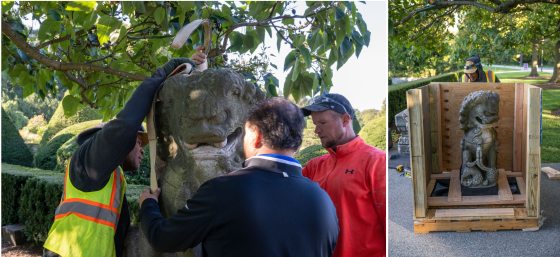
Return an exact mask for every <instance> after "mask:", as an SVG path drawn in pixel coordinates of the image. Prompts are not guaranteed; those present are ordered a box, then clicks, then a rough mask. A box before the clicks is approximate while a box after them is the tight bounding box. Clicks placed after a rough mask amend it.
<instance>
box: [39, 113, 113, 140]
mask: <svg viewBox="0 0 560 257" xmlns="http://www.w3.org/2000/svg"><path fill="white" fill-rule="evenodd" d="M101 118H102V115H101V114H100V113H99V112H98V111H97V110H95V109H92V108H89V107H82V108H80V109H79V110H78V112H77V113H76V114H75V115H74V116H72V117H65V116H64V109H63V108H62V102H60V104H59V105H58V108H56V111H55V112H54V114H53V116H52V118H51V119H50V121H49V124H48V125H47V129H46V130H45V132H44V133H43V137H42V138H41V145H44V144H46V143H48V142H49V141H50V140H51V139H52V138H53V137H54V135H56V134H57V133H58V132H59V131H61V130H63V129H64V128H67V127H70V126H72V125H74V124H78V123H80V122H84V121H90V120H99V119H101Z"/></svg>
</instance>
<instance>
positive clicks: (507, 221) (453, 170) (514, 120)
mask: <svg viewBox="0 0 560 257" xmlns="http://www.w3.org/2000/svg"><path fill="white" fill-rule="evenodd" d="M478 90H492V91H494V92H497V93H498V94H499V95H500V110H499V114H498V115H499V117H500V119H499V121H498V123H497V126H496V130H497V134H498V144H499V145H498V157H497V168H498V170H499V176H498V194H496V195H473V196H468V195H463V194H462V192H461V184H460V175H459V170H460V166H461V146H460V145H461V144H460V143H461V139H462V138H463V130H462V129H460V127H459V110H460V107H461V102H462V101H463V99H464V97H465V96H467V95H468V94H469V93H470V92H473V91H478ZM407 103H408V112H409V128H410V131H409V133H410V134H409V136H410V164H411V169H412V185H413V194H414V214H413V216H414V232H416V233H427V232H431V231H471V230H483V231H495V230H504V229H524V230H535V229H538V228H539V226H540V224H539V222H540V219H541V217H540V206H539V204H540V202H539V198H540V196H539V194H540V187H539V185H540V165H541V163H540V160H541V158H540V138H541V135H540V132H541V89H540V88H538V87H535V86H531V85H528V84H523V83H431V84H429V85H427V86H423V87H420V88H416V89H411V90H408V91H407ZM436 180H446V181H449V182H448V183H449V190H448V193H447V196H431V194H432V191H433V190H434V186H435V184H436ZM508 181H514V182H512V183H514V184H516V185H517V187H518V188H519V190H518V192H517V191H516V192H512V191H511V190H510V185H509V184H510V183H509V182H508Z"/></svg>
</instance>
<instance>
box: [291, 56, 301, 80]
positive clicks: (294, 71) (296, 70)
mask: <svg viewBox="0 0 560 257" xmlns="http://www.w3.org/2000/svg"><path fill="white" fill-rule="evenodd" d="M299 66H300V63H299V61H298V60H296V63H295V64H294V68H293V69H292V77H291V79H292V82H293V81H296V80H297V78H298V76H299V73H300V69H299Z"/></svg>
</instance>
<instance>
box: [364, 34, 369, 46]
mask: <svg viewBox="0 0 560 257" xmlns="http://www.w3.org/2000/svg"><path fill="white" fill-rule="evenodd" d="M370 36H371V32H369V31H366V34H364V36H363V38H364V44H365V45H366V46H369V38H370Z"/></svg>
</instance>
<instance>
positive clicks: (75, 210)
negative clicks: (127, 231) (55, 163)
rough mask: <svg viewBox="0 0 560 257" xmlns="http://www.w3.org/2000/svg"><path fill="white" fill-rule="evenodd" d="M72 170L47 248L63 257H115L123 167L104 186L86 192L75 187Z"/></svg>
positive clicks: (45, 245) (67, 179) (67, 168)
mask: <svg viewBox="0 0 560 257" xmlns="http://www.w3.org/2000/svg"><path fill="white" fill-rule="evenodd" d="M69 166H70V165H68V167H66V174H65V176H64V191H63V194H62V199H61V201H60V204H59V205H58V207H57V208H56V212H55V218H54V223H53V225H52V226H51V229H50V231H49V235H48V238H47V240H46V241H45V244H44V247H45V248H46V249H49V250H50V251H52V252H55V253H57V254H59V255H60V256H63V257H65V256H73V257H75V256H92V257H93V256H116V252H115V243H114V237H115V232H116V230H117V224H118V221H119V216H120V213H121V209H122V202H123V200H124V193H125V192H126V180H125V178H124V174H123V171H122V169H121V168H120V167H117V169H115V170H114V171H113V173H112V175H111V177H110V179H109V181H108V182H107V184H105V186H104V187H103V188H102V189H100V190H97V191H92V192H84V191H81V190H79V189H77V188H76V187H74V185H72V182H71V181H70V175H69Z"/></svg>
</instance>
